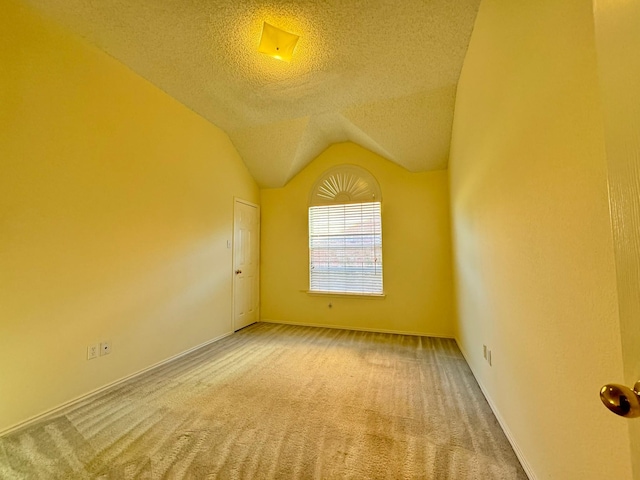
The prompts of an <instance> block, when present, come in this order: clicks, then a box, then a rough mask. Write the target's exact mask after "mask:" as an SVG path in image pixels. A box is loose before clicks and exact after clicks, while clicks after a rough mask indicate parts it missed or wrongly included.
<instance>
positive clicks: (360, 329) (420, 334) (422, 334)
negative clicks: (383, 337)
mask: <svg viewBox="0 0 640 480" xmlns="http://www.w3.org/2000/svg"><path fill="white" fill-rule="evenodd" d="M260 321H261V322H263V323H277V324H281V325H298V326H301V327H319V328H333V329H336V330H355V331H357V332H373V333H394V334H396V335H412V336H414V337H435V338H451V339H453V337H452V336H449V335H441V334H438V333H425V332H407V331H404V330H387V329H383V328H365V327H352V326H344V325H325V324H322V323H305V322H289V321H286V320H271V319H267V318H261V319H260Z"/></svg>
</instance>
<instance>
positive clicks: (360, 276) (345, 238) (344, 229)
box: [309, 165, 383, 295]
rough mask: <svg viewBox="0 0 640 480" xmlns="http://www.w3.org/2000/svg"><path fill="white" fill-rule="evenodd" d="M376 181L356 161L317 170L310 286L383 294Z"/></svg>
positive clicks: (330, 290)
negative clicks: (318, 173) (318, 174)
mask: <svg viewBox="0 0 640 480" xmlns="http://www.w3.org/2000/svg"><path fill="white" fill-rule="evenodd" d="M381 200H382V198H381V195H380V186H379V185H378V182H377V181H376V179H375V177H374V176H373V175H371V173H369V172H368V171H367V170H365V169H364V168H361V167H358V166H355V165H341V166H338V167H334V168H332V169H330V170H328V171H326V172H325V173H324V174H322V175H321V176H320V178H319V179H318V181H317V182H316V183H315V185H314V187H313V190H312V191H311V194H310V198H309V290H310V291H311V292H317V293H323V292H324V293H343V294H360V295H382V293H383V290H382V221H381V213H380V210H381V209H380V206H381Z"/></svg>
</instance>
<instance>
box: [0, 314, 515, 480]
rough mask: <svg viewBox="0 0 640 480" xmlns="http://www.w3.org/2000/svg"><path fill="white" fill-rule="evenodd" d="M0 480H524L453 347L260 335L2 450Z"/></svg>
mask: <svg viewBox="0 0 640 480" xmlns="http://www.w3.org/2000/svg"><path fill="white" fill-rule="evenodd" d="M0 478H2V479H5V478H6V479H22V478H24V479H39V478H41V479H47V480H48V479H72V478H101V479H137V478H139V479H160V478H167V479H174V478H175V479H180V478H189V479H214V478H221V479H234V478H242V479H253V478H255V479H261V478H264V479H271V478H273V479H293V478H296V479H312V478H319V479H343V478H346V479H374V478H375V479H383V478H384V479H403V478H406V479H438V480H440V479H455V480H465V479H509V480H511V479H523V480H525V479H526V478H527V477H526V475H525V474H524V472H523V470H522V468H521V467H520V464H519V463H518V460H517V458H516V457H515V455H514V453H513V450H512V449H511V447H510V445H509V443H508V441H507V439H506V438H505V436H504V434H503V432H502V431H501V429H500V427H499V425H498V423H497V421H496V419H495V417H494V416H493V414H492V413H491V410H490V408H489V406H488V404H487V403H486V401H485V399H484V397H483V396H482V393H481V392H480V389H479V388H478V385H477V384H476V382H475V380H474V378H473V376H472V375H471V372H470V371H469V368H468V366H467V365H466V363H465V361H464V359H463V358H462V355H461V354H460V351H459V350H458V348H457V346H456V344H455V342H454V341H452V340H443V339H435V338H427V337H412V336H403V335H391V334H379V333H364V332H352V331H346V330H330V329H321V328H311V327H295V326H285V325H274V324H268V323H259V324H256V325H253V326H251V327H248V328H246V329H244V330H242V331H240V332H237V333H235V334H234V335H232V336H230V337H227V338H225V339H223V340H221V341H219V342H216V343H215V344H213V345H210V346H208V347H205V348H202V349H200V350H198V351H196V352H194V353H192V354H190V355H189V356H186V357H184V358H181V359H179V360H177V361H174V362H172V363H171V364H168V365H165V366H163V367H160V368H157V369H156V370H154V371H152V372H149V373H147V374H145V375H144V376H141V377H138V378H136V379H134V380H132V381H130V382H128V383H126V384H123V385H121V386H118V387H116V388H113V389H111V390H109V391H108V392H104V393H102V394H100V395H97V396H94V397H92V398H90V399H88V400H86V401H84V402H82V403H79V404H76V405H74V406H73V407H70V408H68V409H67V410H66V411H64V412H61V413H60V414H58V415H57V416H56V417H54V418H50V419H48V420H45V421H42V422H40V423H39V424H38V425H35V426H32V427H30V428H27V429H25V430H22V431H18V432H15V433H13V434H11V435H8V436H5V437H3V438H0Z"/></svg>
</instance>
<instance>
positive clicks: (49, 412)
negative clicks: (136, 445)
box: [0, 332, 233, 437]
mask: <svg viewBox="0 0 640 480" xmlns="http://www.w3.org/2000/svg"><path fill="white" fill-rule="evenodd" d="M232 334H233V332H228V333H224V334H222V335H219V336H217V337H215V338H212V339H211V340H207V341H206V342H204V343H201V344H200V345H196V346H195V347H192V348H190V349H188V350H185V351H184V352H180V353H178V354H176V355H173V356H171V357H169V358H167V359H165V360H162V361H160V362H157V363H154V364H153V365H151V366H149V367H146V368H143V369H142V370H138V371H137V372H134V373H132V374H130V375H126V376H124V377H122V378H120V379H118V380H115V381H113V382H111V383H108V384H106V385H103V386H102V387H98V388H96V389H95V390H91V391H90V392H87V393H84V394H82V395H80V396H78V397H76V398H74V399H72V400H69V401H67V402H64V403H62V404H60V405H58V406H57V407H54V408H51V409H49V410H46V411H44V412H42V413H39V414H37V415H34V416H32V417H29V418H27V419H26V420H23V421H21V422H18V423H16V424H14V425H11V426H10V427H8V428H5V429H4V430H1V431H0V437H2V436H4V435H7V434H9V433H11V432H14V431H16V430H19V429H21V428H25V427H28V426H29V425H32V424H34V423H36V422H38V421H40V420H42V419H43V418H45V417H48V416H50V415H54V414H56V413H57V412H59V411H60V410H62V409H65V408H67V407H70V406H72V405H74V404H76V403H78V402H80V401H83V400H86V399H88V398H90V397H92V396H94V395H97V394H99V393H101V392H104V391H105V390H107V389H109V388H112V387H115V386H116V385H119V384H121V383H124V382H126V381H127V380H131V379H132V378H135V377H137V376H139V375H142V374H143V373H146V372H148V371H150V370H153V369H154V368H158V367H160V366H162V365H166V364H167V363H170V362H173V361H174V360H177V359H178V358H180V357H183V356H185V355H188V354H189V353H191V352H194V351H196V350H198V349H200V348H203V347H206V346H207V345H211V344H212V343H215V342H217V341H218V340H222V339H223V338H225V337H228V336H229V335H232Z"/></svg>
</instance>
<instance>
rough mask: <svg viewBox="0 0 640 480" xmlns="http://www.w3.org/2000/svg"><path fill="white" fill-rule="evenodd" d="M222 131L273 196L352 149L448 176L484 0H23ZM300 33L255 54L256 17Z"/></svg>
mask: <svg viewBox="0 0 640 480" xmlns="http://www.w3.org/2000/svg"><path fill="white" fill-rule="evenodd" d="M26 1H27V3H29V4H30V5H32V6H33V7H35V8H36V9H37V10H39V11H40V12H42V13H43V14H44V15H46V16H48V17H50V18H52V19H53V20H54V21H56V22H57V23H59V24H62V25H63V26H64V27H66V28H67V29H69V30H70V31H72V32H74V33H75V34H77V35H79V36H81V37H83V38H85V39H86V40H87V41H89V42H90V43H92V44H94V45H96V46H97V47H98V48H100V49H102V50H104V51H105V52H107V53H108V54H110V55H111V56H113V57H114V58H116V59H117V60H119V61H120V62H122V63H123V64H125V65H127V66H128V67H129V68H131V69H132V70H133V71H134V72H136V73H137V74H139V75H140V76H142V77H144V78H146V79H147V80H149V81H150V82H151V83H153V84H155V85H156V86H158V87H159V88H161V89H162V90H164V91H165V92H167V93H168V94H169V95H171V96H172V97H174V98H175V99H177V100H178V101H179V102H181V103H183V104H184V105H186V106H187V107H189V108H190V109H192V110H193V111H194V112H196V113H198V114H199V115H201V116H202V117H204V118H205V119H207V120H208V121H210V122H211V123H213V124H214V125H216V126H218V127H220V128H221V129H223V130H224V131H225V132H226V133H227V134H228V135H229V137H230V138H231V140H232V142H233V143H234V145H235V147H236V148H237V150H238V152H239V153H240V155H241V156H242V158H243V160H244V162H245V163H246V165H247V167H248V168H249V170H250V172H251V173H252V175H253V176H254V178H255V179H256V181H257V182H258V183H259V184H260V186H262V187H280V186H283V185H284V184H285V183H286V182H287V181H289V180H290V179H291V178H292V177H293V176H294V175H295V174H296V173H298V172H299V171H300V170H301V169H302V168H304V167H305V166H306V165H307V164H308V163H309V162H310V161H311V160H313V159H314V158H315V157H316V156H317V155H318V154H320V153H321V152H322V151H323V150H325V149H326V148H327V147H328V146H329V145H331V144H333V143H337V142H344V141H352V142H354V143H357V144H359V145H361V146H363V147H365V148H367V149H369V150H371V151H373V152H375V153H378V154H379V155H381V156H383V157H385V158H387V159H389V160H391V161H393V162H395V163H397V164H399V165H401V166H403V167H405V168H406V169H408V170H410V171H413V172H419V171H427V170H437V169H443V168H446V167H447V161H448V156H449V143H450V137H451V126H452V121H453V110H454V103H455V93H456V86H457V82H458V78H459V76H460V71H461V69H462V63H463V60H464V56H465V54H466V50H467V46H468V44H469V39H470V37H471V32H472V29H473V24H474V21H475V17H476V14H477V11H478V7H479V3H480V0H455V1H452V0H395V1H387V0H299V1H278V2H276V1H271V2H267V1H253V0H26ZM265 21H266V22H268V23H270V24H272V25H275V26H276V27H278V28H281V29H283V30H286V31H289V32H291V33H295V34H297V35H300V40H299V42H298V45H297V47H296V50H295V52H294V55H293V59H292V61H291V62H290V63H287V62H283V61H280V60H277V59H274V58H271V57H269V56H267V55H264V54H262V53H259V52H258V44H259V42H260V35H261V32H262V25H263V22H265Z"/></svg>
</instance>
